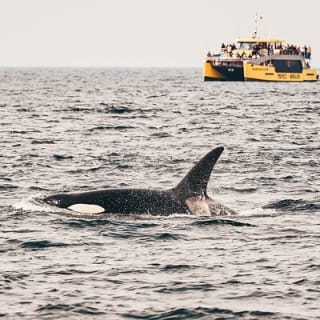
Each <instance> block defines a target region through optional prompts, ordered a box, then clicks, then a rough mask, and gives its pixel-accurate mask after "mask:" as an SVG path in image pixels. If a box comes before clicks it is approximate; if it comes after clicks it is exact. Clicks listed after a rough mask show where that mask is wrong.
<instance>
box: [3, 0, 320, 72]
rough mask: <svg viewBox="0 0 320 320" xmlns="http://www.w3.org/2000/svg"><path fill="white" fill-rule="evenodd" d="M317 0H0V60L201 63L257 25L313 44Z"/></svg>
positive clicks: (319, 36)
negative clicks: (209, 52)
mask: <svg viewBox="0 0 320 320" xmlns="http://www.w3.org/2000/svg"><path fill="white" fill-rule="evenodd" d="M319 3H320V2H319V0H308V1H302V2H297V1H292V0H269V1H259V0H236V1H233V0H229V1H228V0H218V1H214V0H0V43H1V46H0V48H1V50H0V66H52V67H54V66H86V67H91V66H92V67H97V66H104V67H119V66H120V67H121V66H125V67H127V66H129V67H152V66H156V67H199V68H201V67H202V62H203V59H204V57H205V56H206V53H207V51H208V50H211V51H215V50H218V49H219V47H220V45H221V43H222V42H230V43H231V42H233V41H234V40H236V39H237V38H238V37H239V36H250V35H251V34H252V32H253V31H254V26H255V23H254V20H255V16H256V13H258V15H259V16H262V17H263V19H262V20H260V21H259V25H258V34H260V36H269V37H275V38H282V39H285V40H287V41H288V43H290V44H297V45H305V44H306V45H311V47H312V61H311V64H312V66H314V67H320V26H319V12H320V11H319V10H318V6H319Z"/></svg>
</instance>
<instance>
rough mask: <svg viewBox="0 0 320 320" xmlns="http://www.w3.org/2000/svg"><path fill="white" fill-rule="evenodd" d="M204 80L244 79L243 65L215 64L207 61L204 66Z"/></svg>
mask: <svg viewBox="0 0 320 320" xmlns="http://www.w3.org/2000/svg"><path fill="white" fill-rule="evenodd" d="M203 75H204V81H243V80H244V76H243V65H242V63H241V64H238V65H233V64H229V65H228V64H225V65H213V63H212V62H211V61H206V62H205V63H204V66H203Z"/></svg>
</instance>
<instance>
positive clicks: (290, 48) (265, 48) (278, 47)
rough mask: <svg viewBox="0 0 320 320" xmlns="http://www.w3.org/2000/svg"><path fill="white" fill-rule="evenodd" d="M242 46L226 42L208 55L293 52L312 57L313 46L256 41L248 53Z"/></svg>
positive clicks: (237, 55)
mask: <svg viewBox="0 0 320 320" xmlns="http://www.w3.org/2000/svg"><path fill="white" fill-rule="evenodd" d="M241 50H242V48H237V46H236V45H235V44H234V43H233V44H227V45H226V44H224V43H222V45H221V50H220V53H218V54H212V53H211V52H210V51H209V52H208V54H207V56H208V57H220V58H236V59H240V58H241V59H254V58H259V57H263V56H267V55H273V54H292V55H302V56H303V57H304V58H305V59H307V60H310V59H311V47H310V46H307V45H304V46H297V45H283V44H281V43H280V44H275V45H274V44H272V43H266V42H261V43H256V44H252V47H251V49H250V50H249V51H250V53H249V54H248V50H245V49H243V50H242V51H241Z"/></svg>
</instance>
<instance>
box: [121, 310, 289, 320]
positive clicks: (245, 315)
mask: <svg viewBox="0 0 320 320" xmlns="http://www.w3.org/2000/svg"><path fill="white" fill-rule="evenodd" d="M123 316H124V317H126V318H131V319H148V320H183V319H186V320H188V319H228V320H236V319H268V320H271V319H281V318H280V317H279V318H278V317H275V316H276V313H274V312H265V311H232V310H229V309H220V308H204V307H197V308H178V309H171V310H169V311H164V312H156V313H155V312H154V313H151V312H150V313H147V312H144V313H143V314H128V313H126V314H123ZM213 317H214V318H213ZM282 319H284V318H282Z"/></svg>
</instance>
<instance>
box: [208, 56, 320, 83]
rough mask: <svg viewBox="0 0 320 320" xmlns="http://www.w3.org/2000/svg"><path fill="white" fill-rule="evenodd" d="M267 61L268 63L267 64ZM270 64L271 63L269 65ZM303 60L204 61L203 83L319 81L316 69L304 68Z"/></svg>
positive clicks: (286, 58)
mask: <svg viewBox="0 0 320 320" xmlns="http://www.w3.org/2000/svg"><path fill="white" fill-rule="evenodd" d="M267 61H269V62H270V63H267ZM271 62H272V63H271ZM304 64H305V62H304V60H301V58H298V59H296V58H295V57H294V56H292V55H291V56H289V57H286V56H281V57H280V58H279V56H277V57H275V56H273V57H272V56H269V57H268V58H264V59H260V60H248V61H243V60H240V61H239V60H235V61H232V60H228V61H222V62H221V61H220V62H219V63H217V62H216V61H212V60H210V59H209V60H206V61H205V62H204V66H203V76H204V81H270V82H312V81H317V80H318V79H319V74H318V72H317V70H316V69H312V68H309V67H305V66H304Z"/></svg>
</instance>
